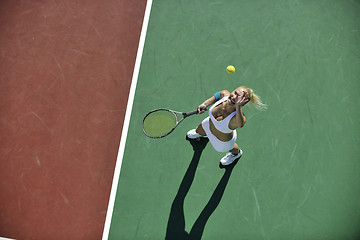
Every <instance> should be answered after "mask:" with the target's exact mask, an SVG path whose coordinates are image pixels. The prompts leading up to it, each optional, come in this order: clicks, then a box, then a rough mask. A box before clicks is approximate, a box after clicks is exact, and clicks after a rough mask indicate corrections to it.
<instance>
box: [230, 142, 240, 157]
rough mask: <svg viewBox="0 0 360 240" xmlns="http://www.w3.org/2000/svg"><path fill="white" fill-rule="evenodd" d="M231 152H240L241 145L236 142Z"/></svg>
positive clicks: (235, 153)
mask: <svg viewBox="0 0 360 240" xmlns="http://www.w3.org/2000/svg"><path fill="white" fill-rule="evenodd" d="M229 152H231V153H232V154H234V155H237V154H239V152H240V149H239V146H238V145H237V144H236V143H234V148H233V149H231V150H230V151H229Z"/></svg>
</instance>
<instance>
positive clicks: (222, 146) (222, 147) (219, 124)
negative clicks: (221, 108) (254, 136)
mask: <svg viewBox="0 0 360 240" xmlns="http://www.w3.org/2000/svg"><path fill="white" fill-rule="evenodd" d="M227 100H228V97H223V98H222V99H220V100H219V101H217V102H216V103H215V104H214V105H213V106H212V107H211V108H210V109H209V117H207V118H205V119H204V120H203V121H202V123H201V125H202V127H203V129H204V130H205V132H206V135H207V137H208V139H209V141H210V142H211V145H212V146H213V147H214V149H215V150H216V151H218V152H228V151H230V150H231V149H233V148H234V144H235V141H236V137H237V135H236V130H233V129H230V128H229V123H230V120H231V119H232V118H233V117H234V116H235V115H236V111H234V112H232V113H230V114H229V116H227V117H226V118H224V119H222V120H220V121H218V120H216V119H215V118H214V116H213V114H212V110H213V109H214V107H216V106H218V105H219V104H221V103H223V102H225V101H227ZM209 121H212V123H213V124H214V126H215V128H216V129H217V130H219V131H220V132H223V133H233V137H232V139H230V140H229V141H227V142H223V141H221V140H220V139H218V138H217V137H216V136H215V135H214V134H213V133H212V132H211V130H210V122H209Z"/></svg>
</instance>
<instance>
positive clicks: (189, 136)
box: [186, 129, 207, 139]
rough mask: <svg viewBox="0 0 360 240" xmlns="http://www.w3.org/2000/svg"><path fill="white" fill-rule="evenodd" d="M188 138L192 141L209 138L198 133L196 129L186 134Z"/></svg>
mask: <svg viewBox="0 0 360 240" xmlns="http://www.w3.org/2000/svg"><path fill="white" fill-rule="evenodd" d="M186 136H187V137H188V138H190V139H197V138H201V137H203V138H207V136H204V135H201V134H199V133H197V132H196V130H195V129H191V130H190V131H188V132H187V133H186Z"/></svg>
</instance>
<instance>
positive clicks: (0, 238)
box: [0, 237, 15, 240]
mask: <svg viewBox="0 0 360 240" xmlns="http://www.w3.org/2000/svg"><path fill="white" fill-rule="evenodd" d="M0 240H15V239H12V238H4V237H0Z"/></svg>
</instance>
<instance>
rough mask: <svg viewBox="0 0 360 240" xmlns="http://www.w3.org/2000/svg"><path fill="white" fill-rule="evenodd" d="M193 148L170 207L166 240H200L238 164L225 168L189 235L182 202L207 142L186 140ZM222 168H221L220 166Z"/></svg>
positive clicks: (204, 140)
mask: <svg viewBox="0 0 360 240" xmlns="http://www.w3.org/2000/svg"><path fill="white" fill-rule="evenodd" d="M187 140H188V141H189V142H190V144H191V145H192V147H193V150H194V155H193V158H192V160H191V162H190V164H189V167H188V169H187V170H186V173H185V175H184V178H183V180H182V182H181V184H180V187H179V190H178V192H177V194H176V196H175V198H174V201H173V203H172V205H171V210H170V216H169V220H168V225H167V229H166V237H165V239H166V240H184V239H191V240H195V239H201V237H202V235H203V232H204V228H205V225H206V223H207V221H208V220H209V218H210V216H211V214H212V213H213V212H214V211H215V209H216V208H217V206H218V205H219V203H220V200H221V198H222V196H223V194H224V192H225V188H226V186H227V183H228V181H229V179H230V175H231V172H232V170H233V168H234V166H235V165H236V163H237V162H238V160H239V159H237V160H236V161H235V162H234V163H233V164H231V165H229V166H227V167H225V172H224V175H223V176H222V178H221V180H220V182H219V183H218V185H217V187H216V188H215V191H214V193H213V194H212V196H211V198H210V200H209V202H208V203H207V204H206V206H205V208H204V209H203V210H202V212H201V214H200V216H199V217H198V218H197V220H196V221H195V223H194V225H193V227H192V228H191V230H190V233H188V232H186V231H185V216H184V201H185V197H186V195H187V193H188V192H189V189H190V187H191V184H192V182H193V180H194V177H195V172H196V169H197V166H198V163H199V160H200V157H201V154H202V151H203V150H204V148H205V147H206V144H207V143H208V140H207V139H205V138H202V139H200V140H199V141H197V140H192V139H187ZM220 167H221V168H223V167H222V166H220Z"/></svg>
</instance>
